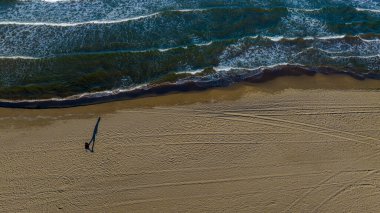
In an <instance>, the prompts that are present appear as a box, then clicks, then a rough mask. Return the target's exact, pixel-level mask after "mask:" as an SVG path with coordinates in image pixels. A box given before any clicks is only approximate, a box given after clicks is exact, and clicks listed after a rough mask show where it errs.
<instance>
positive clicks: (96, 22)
mask: <svg viewBox="0 0 380 213" xmlns="http://www.w3.org/2000/svg"><path fill="white" fill-rule="evenodd" d="M204 10H207V9H180V10H167V11H162V12H156V13H151V14H148V15H142V16H136V17H130V18H123V19H117V20H93V21H85V22H72V23H54V22H20V21H0V25H21V26H51V27H75V26H81V25H89V24H94V25H99V24H117V23H123V22H129V21H135V20H141V19H146V18H151V17H155V16H158V15H160V14H162V13H165V12H181V13H188V12H198V11H204Z"/></svg>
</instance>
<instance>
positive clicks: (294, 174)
mask: <svg viewBox="0 0 380 213" xmlns="http://www.w3.org/2000/svg"><path fill="white" fill-rule="evenodd" d="M323 173H325V172H305V173H288V174H273V175H258V176H246V177H236V178H221V179H211V180H199V181H185V182H171V183H158V184H147V185H140V186H134V187H126V188H121V189H120V188H119V189H118V190H117V191H126V190H127V191H128V190H137V189H146V188H156V187H167V186H186V185H202V184H211V183H229V182H238V181H248V180H255V179H269V178H283V177H293V176H312V175H321V174H323Z"/></svg>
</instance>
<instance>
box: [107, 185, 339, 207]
mask: <svg viewBox="0 0 380 213" xmlns="http://www.w3.org/2000/svg"><path fill="white" fill-rule="evenodd" d="M341 184H344V183H339V184H336V183H332V184H325V186H331V185H335V186H336V185H341ZM315 187H316V186H311V188H312V189H313V188H315ZM308 188H310V187H301V188H292V189H278V191H281V192H291V191H297V190H303V189H308ZM258 193H265V190H263V191H260V190H255V191H247V192H232V193H220V194H203V195H195V196H184V197H168V198H150V199H138V200H131V201H124V202H119V203H116V204H114V205H113V206H121V205H133V204H139V203H147V202H159V201H170V200H181V199H194V198H195V199H196V198H208V197H222V196H244V195H251V194H258Z"/></svg>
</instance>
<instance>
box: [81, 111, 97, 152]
mask: <svg viewBox="0 0 380 213" xmlns="http://www.w3.org/2000/svg"><path fill="white" fill-rule="evenodd" d="M99 122H100V117H99V118H98V121H97V122H96V125H95V128H94V132H93V133H92V138H91V140H90V142H88V143H87V142H86V143H85V144H84V148H85V149H86V150H88V151H90V152H94V146H95V138H96V134H97V133H98V127H99ZM90 146H91V148H90Z"/></svg>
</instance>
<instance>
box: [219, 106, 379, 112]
mask: <svg viewBox="0 0 380 213" xmlns="http://www.w3.org/2000/svg"><path fill="white" fill-rule="evenodd" d="M260 107H265V106H260ZM352 108H358V109H379V108H380V106H332V107H326V106H319V107H318V106H311V107H302V108H300V107H265V108H242V109H231V110H225V112H243V111H286V112H289V111H291V110H301V111H309V110H316V109H352Z"/></svg>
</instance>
